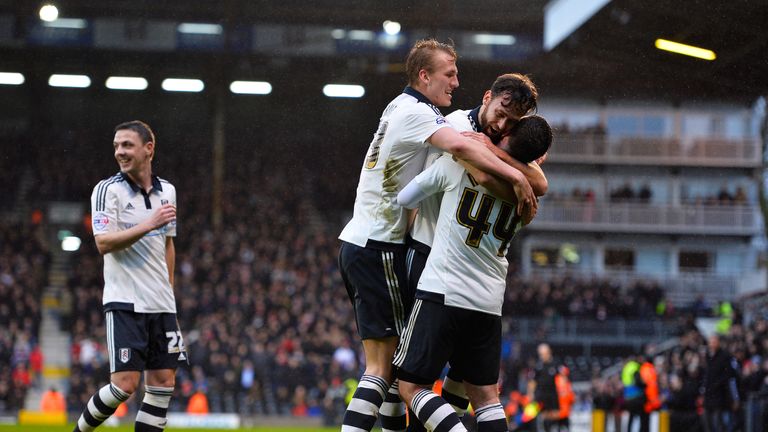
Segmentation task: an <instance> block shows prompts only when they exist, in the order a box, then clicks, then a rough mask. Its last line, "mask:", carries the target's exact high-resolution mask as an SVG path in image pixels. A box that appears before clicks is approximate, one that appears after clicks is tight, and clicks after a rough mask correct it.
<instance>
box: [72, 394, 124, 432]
mask: <svg viewBox="0 0 768 432" xmlns="http://www.w3.org/2000/svg"><path fill="white" fill-rule="evenodd" d="M129 397H131V395H130V394H128V393H126V392H124V391H122V390H120V388H118V387H117V386H115V385H114V384H112V383H109V384H107V385H105V386H104V387H102V388H100V389H99V391H98V392H96V394H95V395H93V396H92V397H91V399H90V400H89V401H88V404H87V405H86V407H85V409H84V410H83V413H82V414H80V418H79V419H78V420H77V424H75V429H74V432H91V431H92V430H94V429H96V427H97V426H99V425H100V424H102V423H104V421H105V420H107V419H108V418H109V416H111V415H112V414H114V413H115V410H116V409H117V407H118V406H119V405H120V404H121V403H123V402H125V401H126V400H128V398H129Z"/></svg>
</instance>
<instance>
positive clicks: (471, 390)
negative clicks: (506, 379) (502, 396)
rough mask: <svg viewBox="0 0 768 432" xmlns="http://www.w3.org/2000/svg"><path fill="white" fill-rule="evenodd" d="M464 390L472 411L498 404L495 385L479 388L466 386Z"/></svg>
mask: <svg viewBox="0 0 768 432" xmlns="http://www.w3.org/2000/svg"><path fill="white" fill-rule="evenodd" d="M466 388H467V396H468V398H469V401H470V402H471V403H472V407H473V408H474V409H480V408H482V407H484V406H488V405H493V404H497V403H499V395H498V390H497V387H496V386H495V385H491V386H479V387H478V386H472V385H468V386H467V387H466Z"/></svg>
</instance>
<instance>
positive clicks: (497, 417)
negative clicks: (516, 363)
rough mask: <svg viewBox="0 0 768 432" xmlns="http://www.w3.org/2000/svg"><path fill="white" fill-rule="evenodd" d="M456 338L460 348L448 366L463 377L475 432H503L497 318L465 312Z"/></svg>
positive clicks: (499, 322)
mask: <svg viewBox="0 0 768 432" xmlns="http://www.w3.org/2000/svg"><path fill="white" fill-rule="evenodd" d="M463 318H464V319H465V321H463V322H464V325H462V326H461V327H460V328H461V330H462V333H461V334H460V335H459V336H460V340H461V341H462V342H461V343H462V345H461V349H457V350H456V352H455V355H454V356H453V357H452V358H451V362H450V363H451V367H452V368H455V369H456V371H458V372H460V373H461V375H462V376H463V377H464V387H465V388H466V392H467V396H468V397H469V400H470V402H471V403H472V408H473V409H474V411H475V417H476V418H477V430H478V432H506V431H507V430H508V428H509V426H508V424H507V417H506V415H505V413H504V407H503V406H502V405H501V402H500V401H499V388H498V382H499V368H500V367H501V317H499V316H496V315H491V314H487V313H482V312H476V311H465V316H464V317H463Z"/></svg>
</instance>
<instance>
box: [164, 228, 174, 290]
mask: <svg viewBox="0 0 768 432" xmlns="http://www.w3.org/2000/svg"><path fill="white" fill-rule="evenodd" d="M165 263H166V264H167V265H168V280H169V281H170V282H171V287H173V272H174V271H175V270H176V246H174V244H173V237H166V238H165Z"/></svg>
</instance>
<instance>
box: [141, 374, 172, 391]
mask: <svg viewBox="0 0 768 432" xmlns="http://www.w3.org/2000/svg"><path fill="white" fill-rule="evenodd" d="M174 372H175V371H170V370H161V371H147V385H150V386H153V387H166V388H170V387H174V386H175V385H176V374H175V373H174Z"/></svg>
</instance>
